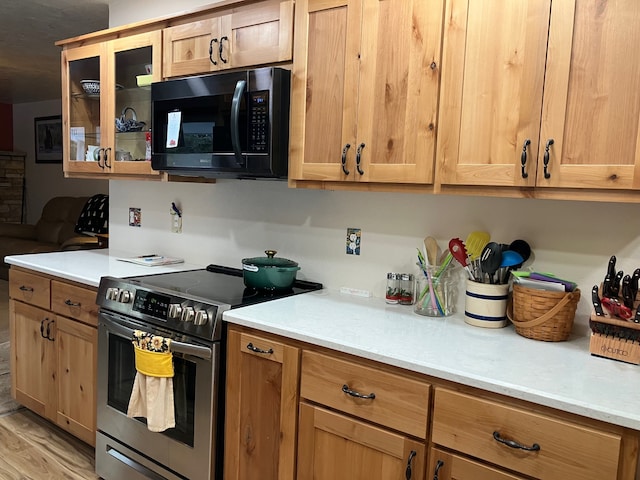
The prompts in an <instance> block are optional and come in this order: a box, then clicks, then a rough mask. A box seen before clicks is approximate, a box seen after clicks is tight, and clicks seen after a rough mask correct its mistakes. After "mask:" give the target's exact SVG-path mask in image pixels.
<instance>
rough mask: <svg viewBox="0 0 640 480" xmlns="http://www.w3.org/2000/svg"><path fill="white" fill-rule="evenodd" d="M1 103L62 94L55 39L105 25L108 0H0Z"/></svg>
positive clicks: (54, 97)
mask: <svg viewBox="0 0 640 480" xmlns="http://www.w3.org/2000/svg"><path fill="white" fill-rule="evenodd" d="M0 5H1V6H2V11H1V12H0V15H1V16H2V28H0V103H9V104H16V103H28V102H39V101H43V100H54V99H60V98H61V85H60V52H61V48H60V47H57V46H56V45H55V42H56V41H58V40H64V39H65V38H70V37H75V36H77V35H82V34H85V33H90V32H95V31H97V30H102V29H105V28H108V26H109V0H0Z"/></svg>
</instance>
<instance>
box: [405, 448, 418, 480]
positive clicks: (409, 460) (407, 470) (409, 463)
mask: <svg viewBox="0 0 640 480" xmlns="http://www.w3.org/2000/svg"><path fill="white" fill-rule="evenodd" d="M415 456H416V451H415V450H411V453H410V454H409V458H408V459H407V469H406V470H405V471H404V477H405V478H406V479H407V480H411V476H412V473H411V461H412V460H413V457H415Z"/></svg>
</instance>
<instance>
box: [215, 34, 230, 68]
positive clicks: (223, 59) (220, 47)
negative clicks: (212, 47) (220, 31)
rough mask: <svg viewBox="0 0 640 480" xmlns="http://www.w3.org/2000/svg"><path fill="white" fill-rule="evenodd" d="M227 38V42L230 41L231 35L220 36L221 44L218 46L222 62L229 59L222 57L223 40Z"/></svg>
mask: <svg viewBox="0 0 640 480" xmlns="http://www.w3.org/2000/svg"><path fill="white" fill-rule="evenodd" d="M225 40H226V41H227V42H228V41H229V37H227V36H226V35H225V36H224V37H222V38H220V46H219V47H218V57H220V60H221V61H222V63H227V59H226V58H223V57H222V49H223V46H222V42H224V41H225Z"/></svg>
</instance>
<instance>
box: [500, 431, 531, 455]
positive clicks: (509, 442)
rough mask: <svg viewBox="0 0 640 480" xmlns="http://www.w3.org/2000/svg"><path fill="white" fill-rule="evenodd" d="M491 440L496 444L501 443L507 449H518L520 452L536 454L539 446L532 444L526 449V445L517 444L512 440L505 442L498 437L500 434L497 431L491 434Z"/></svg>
mask: <svg viewBox="0 0 640 480" xmlns="http://www.w3.org/2000/svg"><path fill="white" fill-rule="evenodd" d="M493 438H494V439H496V440H497V441H498V442H500V443H503V444H504V445H506V446H507V447H511V448H519V449H520V450H526V451H527V452H537V451H538V450H540V445H538V444H537V443H534V444H533V445H531V446H530V447H527V446H526V445H522V444H521V443H518V442H516V441H514V440H505V439H504V438H502V437H501V436H500V432H498V431H495V432H493Z"/></svg>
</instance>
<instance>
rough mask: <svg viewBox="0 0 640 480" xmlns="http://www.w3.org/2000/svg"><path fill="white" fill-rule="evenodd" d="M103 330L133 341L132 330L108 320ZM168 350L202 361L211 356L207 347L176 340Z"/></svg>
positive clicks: (172, 341)
mask: <svg viewBox="0 0 640 480" xmlns="http://www.w3.org/2000/svg"><path fill="white" fill-rule="evenodd" d="M105 317H106V318H108V315H105ZM105 328H106V329H107V330H108V331H109V333H111V334H114V335H118V336H119V337H122V338H126V339H127V340H133V332H134V330H133V329H132V328H128V327H125V326H124V325H120V324H119V323H115V322H114V321H113V320H110V321H109V324H108V325H107V324H105ZM170 349H171V351H172V352H175V353H183V354H185V355H191V356H193V357H198V358H202V359H204V360H210V359H211V358H212V356H213V352H212V351H211V349H210V348H209V347H205V346H202V345H194V344H191V343H185V342H178V341H176V340H171V346H170Z"/></svg>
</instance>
